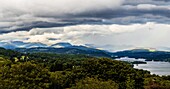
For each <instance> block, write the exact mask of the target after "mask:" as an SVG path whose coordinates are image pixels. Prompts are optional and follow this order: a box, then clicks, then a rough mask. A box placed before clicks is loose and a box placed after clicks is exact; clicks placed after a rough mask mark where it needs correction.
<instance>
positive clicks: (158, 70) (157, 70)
mask: <svg viewBox="0 0 170 89" xmlns="http://www.w3.org/2000/svg"><path fill="white" fill-rule="evenodd" d="M134 68H137V69H143V70H148V71H150V72H151V74H156V75H170V63H169V62H153V61H150V62H147V64H138V65H136V64H135V65H134Z"/></svg>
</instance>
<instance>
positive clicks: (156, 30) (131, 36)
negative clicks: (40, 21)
mask: <svg viewBox="0 0 170 89" xmlns="http://www.w3.org/2000/svg"><path fill="white" fill-rule="evenodd" d="M169 29H170V25H166V24H158V23H153V22H151V23H150V22H148V23H146V24H133V25H116V24H112V25H76V26H67V27H56V28H36V29H31V30H30V31H18V32H11V33H8V34H2V35H0V40H2V41H14V40H16V41H24V42H42V43H45V44H48V45H51V44H55V43H58V42H70V43H72V44H78V45H84V44H92V45H93V46H97V47H101V48H104V49H108V50H110V51H116V50H123V49H129V48H134V47H155V48H160V47H170V46H169V45H170V40H168V38H170V36H169V33H170V30H169Z"/></svg>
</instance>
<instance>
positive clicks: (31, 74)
mask: <svg viewBox="0 0 170 89" xmlns="http://www.w3.org/2000/svg"><path fill="white" fill-rule="evenodd" d="M0 89H170V76H162V77H160V76H157V75H150V73H149V72H148V71H144V70H138V69H134V68H133V66H132V65H131V64H128V63H125V62H120V61H116V60H112V59H108V58H95V57H90V56H85V55H68V54H50V53H32V54H23V53H19V52H15V51H12V50H6V49H3V48H1V49H0Z"/></svg>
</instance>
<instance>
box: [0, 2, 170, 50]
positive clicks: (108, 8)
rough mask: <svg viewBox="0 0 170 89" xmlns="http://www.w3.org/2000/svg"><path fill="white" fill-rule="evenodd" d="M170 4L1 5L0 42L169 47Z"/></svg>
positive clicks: (3, 3)
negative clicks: (18, 41)
mask: <svg viewBox="0 0 170 89" xmlns="http://www.w3.org/2000/svg"><path fill="white" fill-rule="evenodd" d="M169 24H170V1H169V0H48V1H47V0H0V41H14V40H20V41H24V42H41V43H45V44H48V45H51V44H54V43H57V42H71V43H73V44H86V45H88V46H97V47H101V48H105V49H109V50H111V51H115V50H121V49H127V48H133V47H155V48H161V47H169V45H170V43H169V42H170V41H169V39H168V38H169V35H168V33H169V32H170V30H169V29H170V26H169Z"/></svg>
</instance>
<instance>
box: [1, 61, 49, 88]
mask: <svg viewBox="0 0 170 89" xmlns="http://www.w3.org/2000/svg"><path fill="white" fill-rule="evenodd" d="M49 77H50V74H49V73H48V70H47V69H46V68H43V67H42V66H40V65H38V64H33V63H31V62H25V63H19V64H13V65H11V67H9V66H2V67H1V68H0V87H1V88H2V89H46V88H48V87H49V86H50V81H49Z"/></svg>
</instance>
